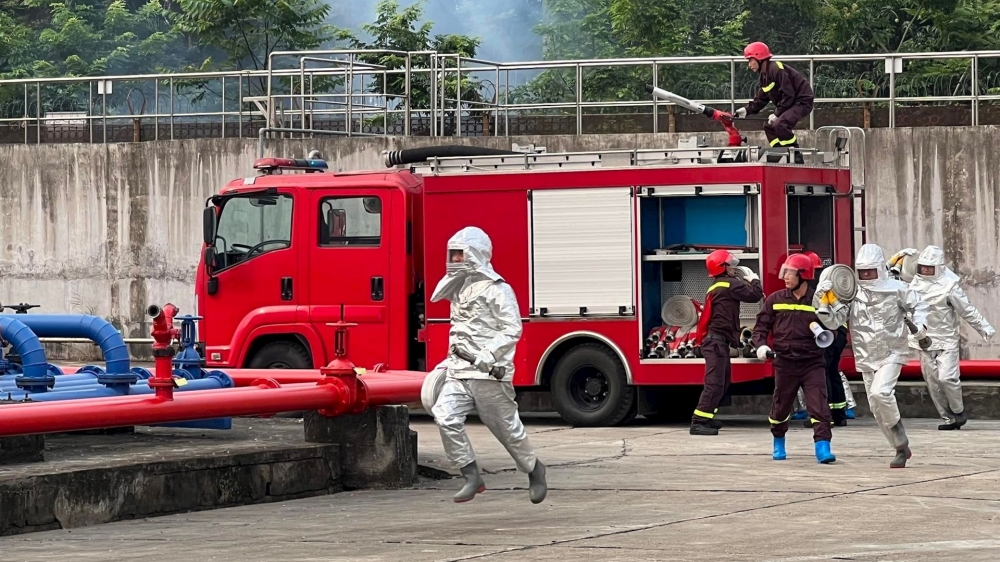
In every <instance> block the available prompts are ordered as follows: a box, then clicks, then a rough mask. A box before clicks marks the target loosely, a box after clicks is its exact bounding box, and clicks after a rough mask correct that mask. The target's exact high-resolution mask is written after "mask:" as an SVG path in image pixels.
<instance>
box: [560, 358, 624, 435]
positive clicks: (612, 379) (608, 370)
mask: <svg viewBox="0 0 1000 562" xmlns="http://www.w3.org/2000/svg"><path fill="white" fill-rule="evenodd" d="M549 386H550V390H551V393H552V402H553V403H554V404H555V407H556V411H557V412H559V415H560V416H562V419H564V420H565V421H566V422H568V423H570V424H572V425H575V426H584V427H601V426H605V427H606V426H614V425H618V424H620V423H623V422H626V421H628V420H629V419H631V418H633V417H635V413H634V412H635V405H636V395H635V388H634V387H632V386H629V385H628V379H627V378H626V376H625V367H624V366H623V365H622V363H621V361H620V360H619V359H618V356H616V355H615V354H614V352H612V351H611V350H610V349H608V348H607V347H606V346H604V345H601V344H595V343H586V344H582V345H578V346H576V347H574V348H572V349H570V350H569V352H568V353H566V355H564V356H563V357H562V358H561V359H560V360H559V362H558V363H556V367H555V371H554V372H553V374H552V380H551V382H550V385H549Z"/></svg>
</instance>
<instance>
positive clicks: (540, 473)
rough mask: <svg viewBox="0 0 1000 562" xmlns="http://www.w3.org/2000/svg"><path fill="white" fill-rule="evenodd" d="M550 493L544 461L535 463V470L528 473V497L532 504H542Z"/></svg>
mask: <svg viewBox="0 0 1000 562" xmlns="http://www.w3.org/2000/svg"><path fill="white" fill-rule="evenodd" d="M548 493H549V486H548V484H546V483H545V465H544V464H542V461H540V460H536V461H535V468H534V470H532V471H531V472H529V473H528V497H529V498H531V503H542V500H544V499H545V496H546V494H548Z"/></svg>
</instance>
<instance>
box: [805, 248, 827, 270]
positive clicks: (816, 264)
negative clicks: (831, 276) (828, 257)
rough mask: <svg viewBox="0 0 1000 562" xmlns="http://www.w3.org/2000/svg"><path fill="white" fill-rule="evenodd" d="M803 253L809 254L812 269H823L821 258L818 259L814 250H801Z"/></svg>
mask: <svg viewBox="0 0 1000 562" xmlns="http://www.w3.org/2000/svg"><path fill="white" fill-rule="evenodd" d="M803 254H805V255H807V256H809V259H811V260H812V262H813V269H823V260H821V259H819V256H818V255H816V252H803Z"/></svg>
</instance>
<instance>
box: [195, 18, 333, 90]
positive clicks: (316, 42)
mask: <svg viewBox="0 0 1000 562" xmlns="http://www.w3.org/2000/svg"><path fill="white" fill-rule="evenodd" d="M179 1H180V7H181V12H182V13H181V16H180V19H179V21H178V26H179V28H180V29H181V30H182V31H185V32H187V33H190V34H193V35H195V36H196V37H198V39H199V41H200V42H201V43H202V44H204V45H209V46H212V47H216V48H218V49H219V50H220V51H221V52H222V53H224V55H225V62H224V63H223V64H222V65H221V66H222V67H223V68H226V69H236V70H247V69H249V70H264V69H266V68H267V66H268V60H269V59H270V55H271V53H273V52H275V51H294V50H310V49H316V48H318V47H320V46H321V45H323V44H324V43H325V42H327V41H329V40H331V39H333V37H334V36H335V35H336V34H337V33H338V32H339V30H338V29H337V28H336V27H335V26H333V25H331V24H329V23H327V21H326V20H327V16H328V15H329V13H330V5H329V4H327V3H326V2H323V1H321V0H277V1H275V0H179ZM254 82H255V85H256V87H257V88H258V89H259V91H266V89H267V79H266V78H258V79H257V80H256V81H254Z"/></svg>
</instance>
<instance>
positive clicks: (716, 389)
mask: <svg viewBox="0 0 1000 562" xmlns="http://www.w3.org/2000/svg"><path fill="white" fill-rule="evenodd" d="M762 298H764V290H763V288H762V287H761V284H760V279H753V280H751V281H750V282H746V281H744V280H743V279H740V278H737V277H735V276H732V275H728V274H722V275H719V276H715V277H714V278H713V279H712V285H711V286H710V287H709V288H708V291H707V292H706V294H705V309H704V311H703V312H702V315H701V321H699V323H698V332H697V334H698V335H697V336H696V338H697V340H696V345H697V343H698V342H700V344H701V354H702V356H703V357H704V358H705V386H704V389H703V390H702V393H701V398H700V399H699V400H698V406H697V407H696V408H695V410H694V415H693V416H692V417H691V423H692V425H712V420H713V418H715V413H716V411H717V410H718V409H719V402H721V401H722V397H723V396H725V394H726V391H727V390H728V389H729V384H730V383H731V382H732V363H731V361H730V358H729V348H731V347H732V348H735V347H737V344H738V343H739V341H740V303H741V302H747V303H754V302H759V301H760V299H762Z"/></svg>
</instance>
